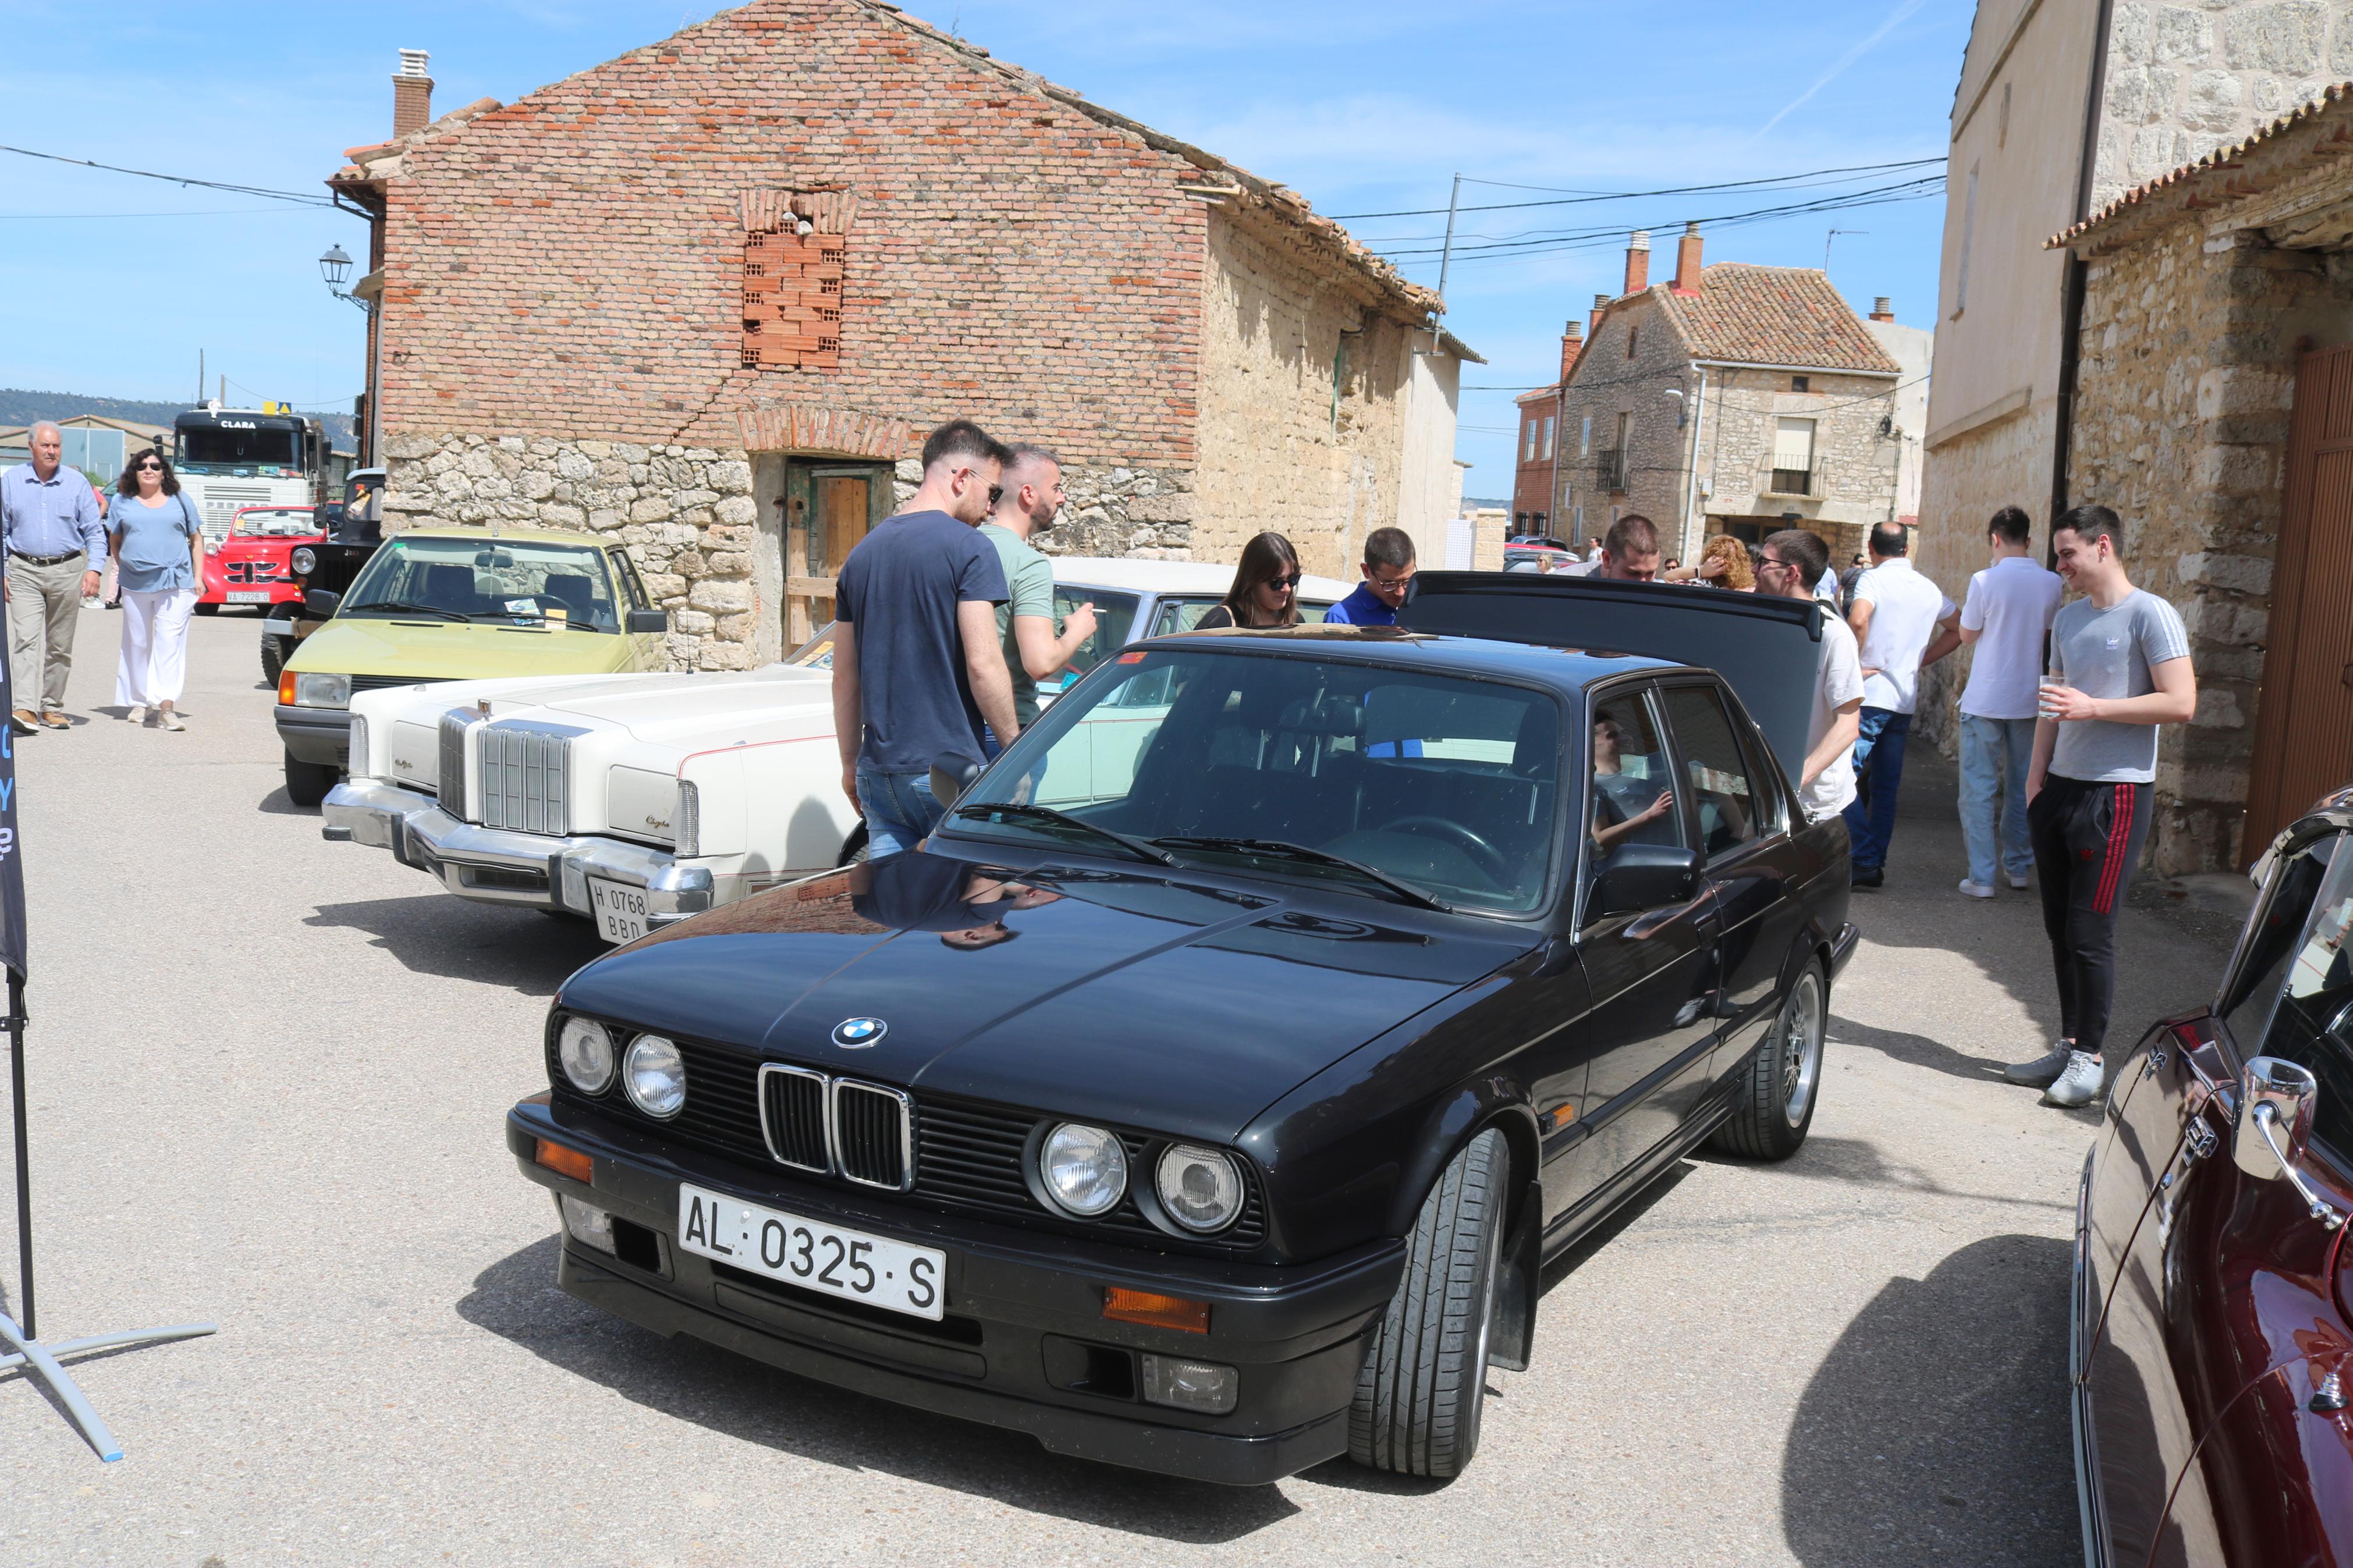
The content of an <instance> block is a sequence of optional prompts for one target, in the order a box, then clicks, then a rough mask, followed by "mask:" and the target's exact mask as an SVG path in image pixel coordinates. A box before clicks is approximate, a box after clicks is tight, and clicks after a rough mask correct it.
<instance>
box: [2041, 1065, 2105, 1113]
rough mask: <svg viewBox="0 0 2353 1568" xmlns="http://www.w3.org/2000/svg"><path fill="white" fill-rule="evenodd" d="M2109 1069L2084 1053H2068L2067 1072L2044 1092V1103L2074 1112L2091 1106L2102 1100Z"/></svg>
mask: <svg viewBox="0 0 2353 1568" xmlns="http://www.w3.org/2000/svg"><path fill="white" fill-rule="evenodd" d="M2107 1077H2108V1069H2107V1068H2105V1066H2103V1065H2102V1064H2101V1061H2100V1058H2097V1057H2095V1056H2092V1055H2090V1054H2089V1053H2088V1052H2084V1051H2070V1052H2068V1053H2067V1070H2066V1071H2064V1072H2063V1073H2061V1074H2060V1075H2059V1076H2058V1078H2057V1079H2054V1080H2053V1081H2052V1085H2051V1087H2050V1088H2049V1089H2044V1090H2043V1091H2042V1103H2043V1104H2045V1105H2063V1106H2065V1107H2067V1108H2068V1109H2069V1110H2073V1109H2074V1108H2075V1107H2076V1106H2079V1105H2089V1104H2091V1103H2092V1101H2094V1100H2097V1099H2099V1098H2100V1087H2101V1085H2103V1084H2105V1082H2106V1081H2107Z"/></svg>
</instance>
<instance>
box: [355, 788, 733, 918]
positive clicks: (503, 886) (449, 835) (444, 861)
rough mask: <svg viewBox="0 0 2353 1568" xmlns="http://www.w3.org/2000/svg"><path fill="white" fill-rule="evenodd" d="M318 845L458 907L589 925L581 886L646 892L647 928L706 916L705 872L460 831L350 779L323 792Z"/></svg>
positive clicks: (633, 850)
mask: <svg viewBox="0 0 2353 1568" xmlns="http://www.w3.org/2000/svg"><path fill="white" fill-rule="evenodd" d="M323 815H324V816H325V818H326V821H325V824H324V826H322V827H321V828H320V829H319V832H320V836H321V837H324V838H327V839H330V840H341V841H344V842H349V843H353V844H366V845H371V846H373V847H376V848H379V849H389V850H391V851H392V854H393V858H395V859H396V860H398V861H399V862H400V863H401V864H402V865H404V866H413V867H415V868H417V869H418V870H420V871H423V872H425V873H426V874H427V875H428V876H432V877H436V878H438V879H440V882H441V885H442V886H443V887H445V888H447V889H449V890H450V891H451V892H453V893H455V894H457V895H458V896H459V898H461V899H472V900H476V901H477V902H479V903H486V904H521V905H522V906H524V907H525V908H528V909H535V910H569V911H571V912H572V913H574V914H577V915H588V914H593V913H594V908H593V906H592V905H591V904H590V903H589V901H588V879H589V878H591V877H596V878H598V879H602V880H605V881H608V882H626V883H628V885H629V886H631V887H634V888H643V889H645V890H646V919H647V923H648V924H649V925H656V926H664V925H669V924H670V922H672V921H681V920H684V919H685V918H686V917H687V916H689V915H696V914H701V913H702V911H703V910H707V909H709V908H711V889H712V879H711V872H710V870H709V868H705V867H702V866H681V865H680V864H679V863H678V861H677V859H676V858H674V857H672V856H671V855H670V854H668V853H667V852H665V851H663V850H659V849H653V848H649V847H647V846H645V845H642V844H629V843H625V842H623V841H622V840H620V839H617V838H602V837H596V836H595V835H593V834H584V835H580V836H577V837H555V836H554V835H552V834H544V833H513V832H509V831H507V830H506V829H503V828H497V827H478V826H475V825H474V824H472V823H470V822H460V821H459V820H458V819H457V818H456V817H453V816H450V815H449V814H448V812H446V811H444V810H442V809H441V805H440V803H439V802H438V801H437V800H435V799H434V797H433V796H431V795H427V794H426V793H424V792H423V791H422V790H413V789H403V788H401V787H400V786H399V785H397V784H385V783H384V782H382V781H381V780H377V779H350V780H346V781H345V782H344V783H343V784H337V785H336V786H335V787H334V788H333V789H332V790H330V791H328V793H327V799H326V802H325V805H324V807H323Z"/></svg>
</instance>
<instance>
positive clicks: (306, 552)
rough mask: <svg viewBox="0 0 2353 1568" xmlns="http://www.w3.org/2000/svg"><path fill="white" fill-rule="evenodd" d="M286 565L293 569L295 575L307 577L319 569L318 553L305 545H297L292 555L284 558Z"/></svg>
mask: <svg viewBox="0 0 2353 1568" xmlns="http://www.w3.org/2000/svg"><path fill="white" fill-rule="evenodd" d="M286 563H287V564H288V565H289V566H291V567H293V568H294V570H295V572H296V574H299V575H301V576H304V577H308V576H309V575H310V574H311V573H313V572H316V571H317V570H318V569H319V552H317V551H315V550H312V549H311V547H310V546H309V545H307V544H298V545H296V546H295V547H294V553H293V554H291V555H290V556H288V557H287V558H286Z"/></svg>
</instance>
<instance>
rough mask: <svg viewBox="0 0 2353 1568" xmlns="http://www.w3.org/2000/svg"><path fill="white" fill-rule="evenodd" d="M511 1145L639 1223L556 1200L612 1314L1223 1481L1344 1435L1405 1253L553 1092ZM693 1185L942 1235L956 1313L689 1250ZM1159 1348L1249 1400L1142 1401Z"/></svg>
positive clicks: (1338, 1446)
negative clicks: (1109, 1212) (1195, 1311)
mask: <svg viewBox="0 0 2353 1568" xmlns="http://www.w3.org/2000/svg"><path fill="white" fill-rule="evenodd" d="M542 1139H545V1140H547V1141H549V1142H554V1143H556V1144H560V1145H561V1146H563V1147H564V1148H566V1149H570V1150H574V1151H577V1152H580V1153H584V1154H586V1155H587V1156H588V1157H589V1159H590V1161H591V1163H592V1164H591V1178H592V1179H591V1180H590V1181H589V1182H586V1183H583V1182H580V1181H576V1180H575V1179H573V1178H572V1177H569V1176H565V1175H563V1174H560V1173H557V1172H555V1171H554V1170H551V1169H549V1168H548V1167H547V1166H545V1165H543V1164H541V1163H538V1162H537V1160H536V1159H535V1154H536V1152H537V1148H538V1143H539V1141H540V1140H542ZM507 1146H508V1148H509V1149H510V1150H511V1151H512V1152H513V1154H514V1156H515V1159H516V1162H517V1163H518V1164H519V1165H520V1167H521V1168H522V1173H523V1174H524V1175H526V1176H528V1177H530V1178H531V1179H532V1180H533V1181H534V1182H537V1183H538V1184H540V1185H542V1186H543V1187H546V1188H548V1189H549V1190H550V1191H552V1192H554V1193H555V1194H558V1196H559V1197H561V1196H563V1195H567V1194H568V1195H570V1196H572V1197H574V1198H575V1199H577V1200H579V1201H580V1202H582V1203H585V1204H587V1205H591V1206H593V1207H595V1208H597V1209H601V1210H603V1211H605V1212H606V1213H607V1214H610V1215H614V1216H615V1217H616V1219H617V1220H619V1221H622V1222H625V1225H626V1226H628V1227H633V1228H630V1229H628V1230H627V1231H626V1232H625V1234H626V1235H627V1236H628V1237H632V1238H633V1244H632V1245H630V1246H628V1247H623V1248H622V1249H621V1251H620V1253H619V1254H618V1255H617V1254H614V1253H607V1252H604V1251H600V1250H597V1249H596V1248H594V1247H589V1246H587V1245H586V1244H584V1243H582V1242H581V1241H579V1240H577V1239H575V1238H574V1237H572V1236H571V1235H570V1234H568V1233H567V1232H564V1231H563V1227H562V1222H561V1217H560V1209H559V1233H560V1234H561V1235H562V1251H561V1261H560V1263H559V1264H558V1267H557V1272H556V1283H557V1284H558V1285H559V1286H560V1287H561V1288H562V1289H565V1290H566V1291H568V1292H570V1293H571V1294H572V1295H574V1296H576V1297H578V1298H579V1299H581V1300H584V1301H587V1302H590V1303H592V1304H593V1305H596V1306H598V1307H602V1308H604V1309H605V1310H607V1311H609V1312H612V1313H613V1314H614V1315H616V1316H617V1317H620V1318H624V1319H627V1320H628V1321H630V1322H633V1323H636V1324H638V1326H640V1327H642V1328H646V1329H650V1330H652V1331H654V1332H656V1333H659V1334H661V1335H664V1336H666V1337H667V1336H674V1335H677V1334H681V1333H684V1334H690V1335H692V1336H693V1337H694V1338H696V1339H700V1340H702V1341H705V1342H709V1343H711V1344H714V1345H718V1346H721V1347H722V1348H723V1349H726V1350H731V1351H733V1352H736V1353H738V1354H740V1355H744V1356H749V1357H751V1358H752V1359H753V1360H755V1361H760V1362H765V1363H767V1364H769V1365H771V1366H776V1367H781V1368H783V1369H785V1370H786V1371H788V1372H794V1373H800V1374H802V1375H804V1376H807V1377H812V1378H816V1379H818V1380H819V1381H820V1382H824V1383H829V1384H836V1385H838V1386H840V1387H843V1388H849V1389H853V1390H856V1391H858V1392H860V1393H862V1394H873V1395H875V1396H877V1397H879V1398H882V1399H888V1400H892V1401H893V1402H895V1403H897V1404H902V1405H914V1406H916V1407H918V1408H920V1409H924V1410H930V1411H934V1412H936V1413H938V1414H940V1415H954V1416H958V1417H961V1418H963V1419H965V1420H971V1421H981V1422H986V1423H988V1424H989V1425H992V1426H1004V1427H1008V1428H1011V1429H1013V1430H1015V1431H1019V1432H1026V1433H1028V1434H1029V1435H1030V1436H1033V1437H1035V1438H1037V1439H1038V1441H1039V1443H1041V1444H1043V1445H1044V1446H1045V1447H1047V1448H1049V1449H1050V1450H1052V1451H1053V1452H1055V1453H1060V1454H1069V1455H1073V1456H1076V1457H1078V1458H1088V1459H1095V1460H1101V1461H1103V1462H1106V1463H1110V1464H1115V1465H1124V1466H1128V1467H1131V1468H1136V1469H1143V1470H1152V1471H1156V1472H1158V1473H1160V1474H1163V1475H1172V1476H1183V1477H1187V1478H1190V1479H1197V1480H1207V1481H1219V1482H1224V1483H1227V1484H1229V1485H1237V1486H1249V1485H1258V1484H1262V1483H1265V1482H1269V1481H1275V1480H1280V1479H1282V1478H1283V1477H1285V1476H1288V1475H1293V1474H1296V1473H1297V1472H1298V1471H1300V1470H1303V1469H1306V1468H1309V1467H1311V1466H1314V1465H1317V1464H1320V1463H1322V1462H1323V1461H1324V1460H1325V1459H1329V1458H1335V1457H1336V1456H1338V1455H1340V1454H1343V1453H1345V1452H1346V1451H1347V1447H1348V1405H1349V1402H1350V1399H1351V1397H1352V1395H1353V1393H1354V1390H1355V1386H1356V1369H1357V1367H1358V1364H1359V1363H1361V1362H1362V1360H1363V1356H1364V1342H1363V1336H1364V1334H1365V1332H1366V1330H1367V1328H1369V1327H1370V1326H1371V1324H1372V1322H1373V1321H1374V1320H1375V1318H1376V1316H1377V1314H1378V1313H1379V1311H1380V1310H1381V1309H1382V1308H1383V1307H1384V1306H1386V1305H1387V1304H1388V1300H1389V1297H1390V1296H1391V1294H1392V1293H1393V1292H1394V1290H1395V1289H1396V1286H1397V1280H1398V1271H1399V1269H1400V1268H1402V1266H1403V1258H1404V1251H1403V1247H1402V1246H1401V1244H1399V1243H1396V1242H1387V1243H1382V1244H1378V1245H1376V1246H1373V1247H1360V1248H1357V1249H1356V1250H1353V1251H1350V1252H1347V1253H1344V1254H1342V1255H1340V1256H1338V1257H1336V1258H1324V1259H1320V1260H1318V1261H1316V1262H1314V1263H1310V1264H1300V1265H1294V1266H1290V1267H1281V1268H1271V1267H1267V1266H1263V1265H1251V1264H1240V1263H1230V1262H1227V1261H1225V1260H1222V1259H1219V1258H1201V1257H1193V1256H1179V1255H1172V1254H1161V1253H1155V1252H1153V1251H1150V1250H1148V1249H1144V1248H1139V1247H1128V1246H1121V1245H1115V1244H1102V1243H1093V1242H1089V1241H1085V1240H1082V1239H1078V1238H1073V1237H1064V1236H1060V1235H1050V1234H1045V1233H1040V1232H1032V1231H1029V1230H1025V1229H1023V1228H1021V1227H1020V1226H1013V1225H1006V1224H1001V1223H997V1222H993V1221H990V1220H987V1219H983V1218H978V1217H976V1216H971V1215H960V1214H952V1213H944V1212H937V1211H933V1210H928V1209H922V1208H916V1207H913V1206H912V1205H907V1204H905V1203H904V1202H903V1201H902V1200H898V1199H896V1198H894V1197H892V1195H890V1194H876V1193H869V1192H862V1191H860V1190H857V1189H854V1188H849V1187H845V1186H841V1185H839V1184H833V1183H830V1182H826V1181H822V1180H807V1181H803V1180H798V1179H796V1178H795V1177H794V1175H793V1173H790V1172H788V1171H785V1170H783V1169H781V1168H780V1169H778V1170H776V1171H775V1172H773V1173H771V1172H769V1171H766V1170H763V1169H760V1168H758V1167H754V1166H750V1165H745V1164H743V1163H739V1162H735V1161H731V1160H725V1159H721V1158H718V1157H715V1156H711V1155H706V1154H703V1153H702V1152H697V1151H687V1150H681V1149H679V1148H677V1147H676V1146H674V1145H670V1144H666V1143H664V1142H662V1141H660V1140H659V1138H656V1137H652V1136H649V1135H648V1134H647V1133H645V1132H644V1131H640V1130H638V1129H635V1128H632V1127H629V1126H628V1125H626V1124H624V1123H622V1122H619V1121H616V1120H614V1119H612V1118H610V1117H607V1116H603V1115H599V1114H597V1113H596V1112H594V1111H587V1110H579V1109H576V1108H574V1107H571V1106H565V1105H556V1104H552V1103H550V1102H549V1101H548V1100H547V1099H546V1097H545V1096H538V1097H534V1098H533V1099H532V1100H525V1101H524V1102H523V1103H522V1104H520V1105H518V1106H516V1107H515V1108H514V1110H512V1111H511V1112H509V1114H508V1117H507ZM681 1182H686V1183H690V1184H693V1185H695V1186H698V1187H702V1188H705V1189H709V1190H712V1191H717V1192H721V1193H724V1194H729V1195H731V1196H733V1197H737V1198H740V1199H742V1200H744V1201H745V1202H749V1203H754V1204H760V1205H766V1206H769V1207H772V1208H776V1209H780V1210H784V1211H786V1212H787V1213H790V1214H793V1215H800V1216H803V1217H805V1218H808V1219H813V1220H818V1221H822V1222H825V1223H828V1224H832V1225H839V1226H845V1227H848V1228H849V1229H853V1230H859V1231H865V1232H869V1233H872V1234H878V1235H882V1236H886V1237H891V1238H892V1239H894V1240H899V1241H903V1242H906V1243H909V1244H911V1245H914V1246H919V1247H938V1248H940V1249H942V1250H943V1251H944V1252H945V1253H946V1255H947V1263H946V1269H945V1273H946V1280H945V1283H946V1290H947V1300H946V1303H945V1311H946V1316H945V1317H944V1319H943V1320H941V1321H939V1322H938V1323H933V1322H929V1321H924V1320H922V1319H917V1318H912V1317H902V1315H900V1314H897V1313H892V1312H889V1311H886V1310H881V1309H876V1308H871V1307H861V1306H858V1305H855V1304H852V1303H848V1302H843V1301H840V1300H836V1299H834V1298H832V1297H828V1296H823V1295H818V1294H816V1293H814V1292H811V1291H807V1290H803V1289H797V1288H795V1287H793V1286H790V1285H787V1284H783V1283H779V1282H775V1281H769V1280H766V1279H763V1278H761V1277H759V1276H756V1275H753V1274H749V1273H746V1272H744V1271H743V1270H739V1269H733V1268H727V1267H726V1266H725V1265H723V1264H718V1263H715V1262H713V1261H711V1260H709V1259H706V1258H703V1257H702V1256H701V1255H699V1254H696V1253H691V1252H688V1251H686V1250H685V1249H683V1248H682V1247H679V1246H678V1244H677V1228H678V1189H679V1185H680V1184H681ZM647 1233H650V1235H648V1234H647ZM625 1258H628V1260H627V1261H625V1260H624V1259H625ZM1112 1287H1126V1288H1128V1289H1138V1290H1147V1291H1153V1292H1156V1293H1159V1294H1163V1295H1169V1296H1177V1297H1183V1298H1187V1299H1188V1300H1197V1301H1206V1302H1208V1304H1209V1329H1208V1332H1207V1333H1205V1334H1197V1333H1188V1332H1185V1331H1178V1330H1174V1329H1159V1328H1148V1327H1143V1326H1138V1325H1134V1324H1130V1323H1124V1322H1116V1321H1110V1320H1108V1319H1106V1318H1104V1316H1103V1304H1104V1297H1105V1292H1106V1290H1107V1289H1110V1288H1112ZM1145 1354H1157V1355H1162V1356H1170V1357H1176V1358H1182V1359H1186V1360H1191V1361H1204V1362H1214V1363H1220V1364H1223V1365H1228V1366H1231V1367H1233V1368H1235V1369H1236V1371H1237V1373H1238V1384H1239V1398H1238V1401H1237V1403H1236V1405H1235V1407H1234V1409H1233V1410H1232V1411H1231V1412H1230V1413H1229V1414H1227V1415H1201V1414H1196V1413H1193V1412H1189V1411H1183V1410H1176V1409H1170V1408H1166V1407H1163V1406H1160V1405H1150V1404H1146V1403H1145V1402H1144V1401H1143V1400H1142V1399H1141V1397H1139V1396H1138V1394H1137V1393H1136V1389H1137V1387H1138V1386H1139V1384H1137V1382H1136V1380H1135V1379H1134V1378H1133V1377H1130V1378H1129V1379H1128V1382H1127V1387H1126V1388H1125V1390H1124V1391H1123V1390H1122V1389H1121V1388H1120V1387H1119V1384H1120V1378H1119V1376H1118V1375H1117V1373H1118V1370H1119V1368H1120V1366H1121V1365H1123V1364H1126V1365H1129V1366H1131V1367H1132V1366H1133V1364H1134V1363H1135V1360H1136V1358H1137V1357H1139V1356H1141V1355H1145ZM1106 1371H1108V1372H1109V1373H1111V1374H1112V1375H1109V1376H1106V1375H1105V1373H1106ZM1106 1388H1107V1390H1108V1391H1100V1390H1104V1389H1106Z"/></svg>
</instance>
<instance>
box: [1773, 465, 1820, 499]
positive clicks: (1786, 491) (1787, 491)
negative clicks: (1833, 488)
mask: <svg viewBox="0 0 2353 1568" xmlns="http://www.w3.org/2000/svg"><path fill="white" fill-rule="evenodd" d="M1820 489H1821V469H1820V466H1819V465H1817V466H1816V467H1812V468H1781V467H1778V465H1777V466H1776V467H1774V468H1770V469H1768V470H1767V473H1766V476H1765V493H1766V494H1767V495H1776V496H1810V495H1818V494H1820Z"/></svg>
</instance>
